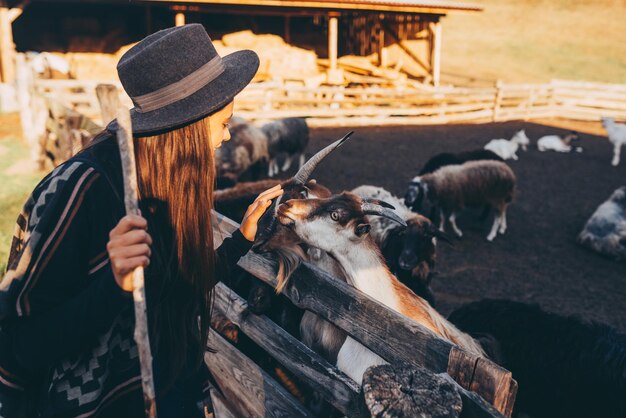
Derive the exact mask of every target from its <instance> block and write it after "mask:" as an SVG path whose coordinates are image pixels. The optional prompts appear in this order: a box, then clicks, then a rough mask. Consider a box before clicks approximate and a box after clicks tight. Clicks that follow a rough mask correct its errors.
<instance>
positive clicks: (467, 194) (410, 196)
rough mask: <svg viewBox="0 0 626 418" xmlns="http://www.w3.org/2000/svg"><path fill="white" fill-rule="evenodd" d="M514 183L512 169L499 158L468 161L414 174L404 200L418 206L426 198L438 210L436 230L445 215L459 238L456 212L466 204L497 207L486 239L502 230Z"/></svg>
mask: <svg viewBox="0 0 626 418" xmlns="http://www.w3.org/2000/svg"><path fill="white" fill-rule="evenodd" d="M515 183H516V179H515V174H514V173H513V170H511V168H510V167H509V166H508V165H506V164H505V163H503V162H501V161H469V162H467V163H465V164H461V165H450V166H445V167H442V168H440V169H439V170H437V171H435V172H434V173H430V174H426V175H424V176H417V177H415V178H414V179H413V180H412V181H411V184H410V185H409V189H408V191H407V193H406V198H405V202H406V203H407V205H418V206H419V205H420V201H421V200H423V199H424V198H425V197H426V198H428V199H429V200H430V201H431V202H432V203H433V204H434V205H435V206H436V207H437V208H438V209H439V213H440V216H441V218H440V219H441V221H440V224H439V227H440V229H441V230H442V231H443V229H444V225H445V220H446V218H447V219H448V220H449V221H450V225H451V226H452V229H453V230H454V232H455V234H456V235H457V236H459V237H462V236H463V232H462V231H461V230H460V229H459V228H458V226H457V225H456V215H457V213H458V212H460V211H461V210H463V208H464V207H466V206H468V207H484V206H485V205H489V206H490V207H493V208H495V209H496V210H497V214H496V216H495V218H494V221H493V225H492V227H491V231H490V232H489V235H487V241H493V239H494V238H495V237H496V234H497V233H498V232H499V233H500V234H504V233H505V232H506V228H507V225H506V209H507V206H508V205H509V204H510V203H511V202H512V201H513V195H514V193H515Z"/></svg>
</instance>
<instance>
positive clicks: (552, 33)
mask: <svg viewBox="0 0 626 418" xmlns="http://www.w3.org/2000/svg"><path fill="white" fill-rule="evenodd" d="M469 1H471V2H472V3H477V4H480V5H482V6H483V8H484V11H483V12H479V13H453V14H450V15H448V16H447V17H445V18H444V20H443V50H442V79H443V81H444V82H453V83H465V84H468V83H469V84H493V82H495V80H497V79H501V80H503V81H505V82H547V81H549V80H551V79H554V78H560V79H567V80H584V81H598V82H609V83H626V42H624V40H625V38H624V22H626V2H624V1H623V0H594V1H588V0H469Z"/></svg>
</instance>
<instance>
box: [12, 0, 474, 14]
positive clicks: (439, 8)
mask: <svg viewBox="0 0 626 418" xmlns="http://www.w3.org/2000/svg"><path fill="white" fill-rule="evenodd" d="M68 2H72V1H71V0H69V1H68V0H65V1H63V0H31V1H30V3H68ZM8 3H9V5H10V6H11V7H15V6H19V5H20V4H23V3H24V0H13V1H11V0H9V2H8ZM81 3H125V4H129V2H128V0H86V1H85V0H83V1H81ZM133 3H135V4H136V3H152V4H158V3H172V4H187V5H190V4H196V5H202V4H206V5H222V6H234V5H239V6H249V7H252V8H254V7H261V8H281V9H303V8H304V9H316V10H320V11H321V10H336V11H341V10H361V11H380V12H397V13H429V14H447V13H449V12H451V11H481V10H482V6H480V5H477V4H471V3H464V2H458V1H448V0H186V1H174V0H145V1H144V0H135V1H134V2H133Z"/></svg>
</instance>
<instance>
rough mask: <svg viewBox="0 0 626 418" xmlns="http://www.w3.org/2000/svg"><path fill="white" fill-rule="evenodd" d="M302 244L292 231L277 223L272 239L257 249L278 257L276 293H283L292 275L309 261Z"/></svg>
mask: <svg viewBox="0 0 626 418" xmlns="http://www.w3.org/2000/svg"><path fill="white" fill-rule="evenodd" d="M301 243H302V241H301V240H300V239H299V238H298V236H297V235H296V234H295V233H294V232H293V231H292V230H291V229H289V228H288V227H285V226H283V225H281V224H279V223H276V225H275V230H274V233H273V235H272V237H271V238H270V239H269V240H268V241H266V242H264V243H263V244H262V245H260V246H259V247H258V248H257V250H258V251H259V252H263V253H269V252H271V253H273V254H274V255H276V258H277V260H278V273H277V275H276V281H277V283H276V293H282V291H283V290H284V289H285V287H286V286H287V284H288V283H289V279H290V278H291V275H292V274H293V273H294V272H295V271H296V270H297V269H298V267H300V264H302V260H305V259H307V255H306V253H305V251H304V249H303V248H302V247H301V245H300V244H301Z"/></svg>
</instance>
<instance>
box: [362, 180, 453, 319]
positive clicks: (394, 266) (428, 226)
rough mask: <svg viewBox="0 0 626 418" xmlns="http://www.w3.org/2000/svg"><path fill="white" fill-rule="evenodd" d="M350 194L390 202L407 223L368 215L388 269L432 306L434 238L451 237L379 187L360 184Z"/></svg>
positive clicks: (433, 303)
mask: <svg viewBox="0 0 626 418" xmlns="http://www.w3.org/2000/svg"><path fill="white" fill-rule="evenodd" d="M352 193H354V194H356V195H357V196H359V197H361V199H377V200H382V201H384V202H387V203H389V204H390V205H392V206H393V207H394V208H395V210H396V212H397V213H398V215H399V216H400V217H401V218H402V219H403V220H404V221H405V222H406V223H407V227H406V228H403V227H402V226H401V225H399V224H398V223H397V222H393V221H391V220H389V219H388V218H385V217H380V216H368V217H367V222H368V223H369V224H370V225H371V226H372V230H371V232H370V234H371V236H372V238H374V242H375V243H376V244H377V245H378V247H379V248H380V250H381V252H382V255H383V257H384V258H385V261H386V263H387V266H388V267H389V269H390V270H391V272H392V273H393V274H394V275H395V276H396V277H397V278H398V280H400V281H401V282H402V283H404V284H405V285H406V286H408V287H409V289H411V290H412V291H413V292H414V293H415V294H416V295H418V296H420V297H422V298H423V299H425V300H426V301H427V302H428V303H430V305H431V306H433V307H434V306H435V296H434V295H433V292H432V290H431V288H430V282H431V280H432V277H433V269H434V267H435V257H436V247H437V238H440V239H442V240H444V241H446V242H448V243H450V239H449V238H448V237H447V236H446V235H445V234H444V233H443V232H441V231H440V230H439V229H438V228H437V227H436V226H435V225H434V224H433V223H432V222H431V221H430V220H429V219H428V218H426V217H424V216H422V215H420V214H417V213H415V212H412V211H411V210H410V209H409V208H407V207H406V206H405V205H404V203H402V201H401V200H400V199H398V198H397V197H396V196H394V195H392V194H391V193H389V192H388V191H387V190H385V189H383V188H382V187H375V186H359V187H357V188H356V189H353V190H352Z"/></svg>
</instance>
